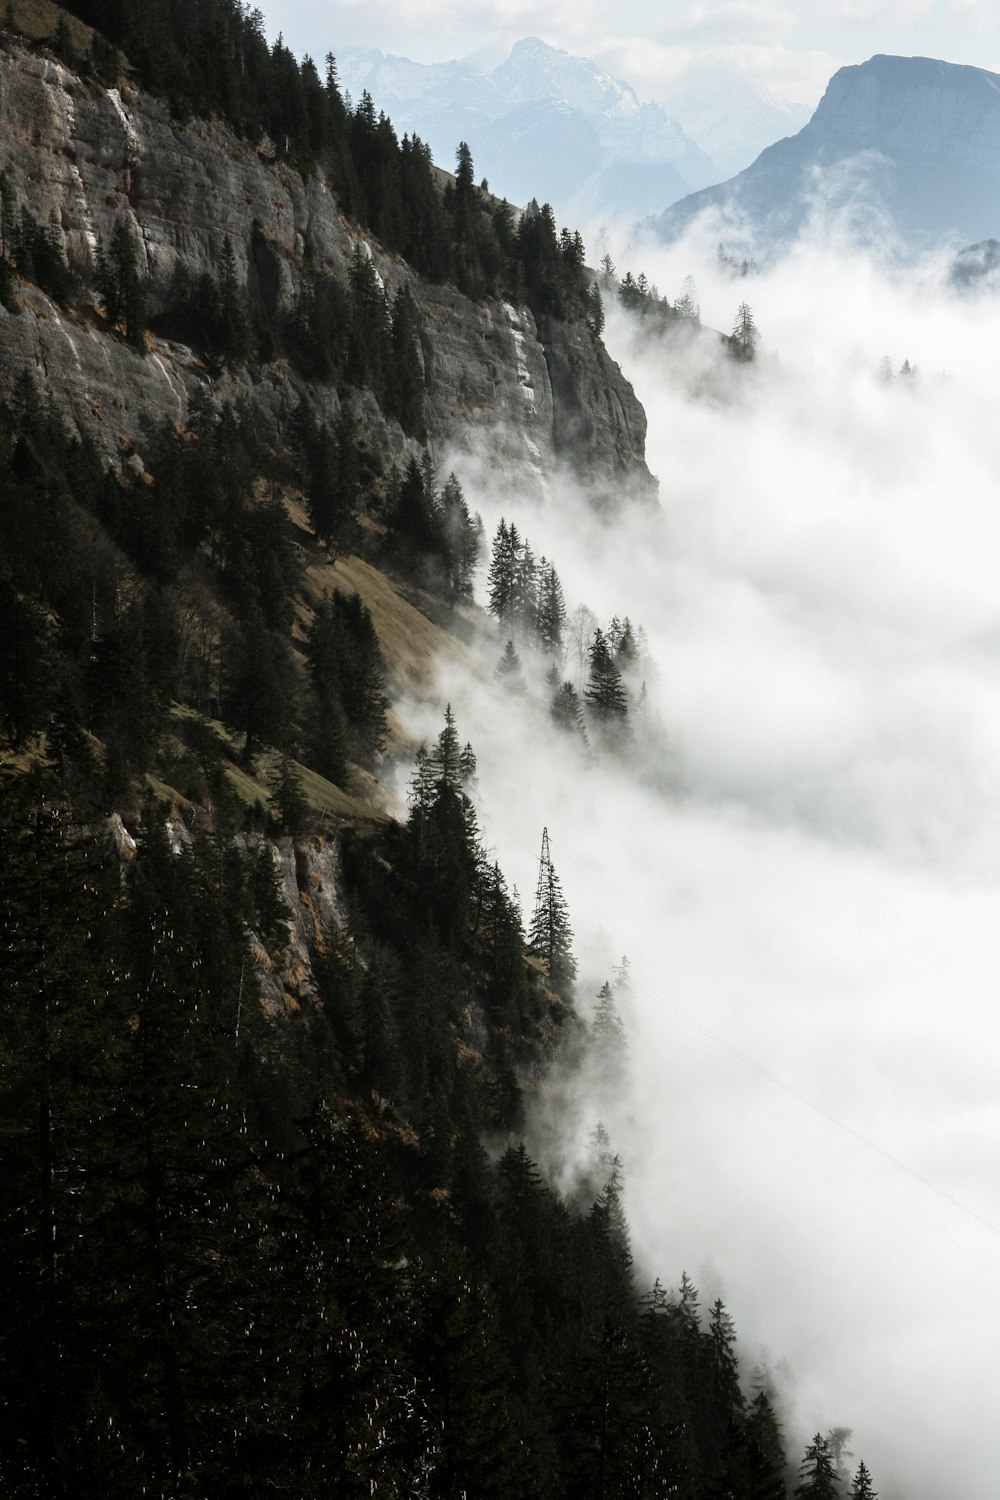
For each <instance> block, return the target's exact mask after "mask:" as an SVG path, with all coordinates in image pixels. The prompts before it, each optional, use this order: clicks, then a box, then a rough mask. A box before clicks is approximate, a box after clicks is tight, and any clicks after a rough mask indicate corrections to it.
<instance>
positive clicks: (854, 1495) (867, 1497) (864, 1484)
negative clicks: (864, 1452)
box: [851, 1463, 878, 1500]
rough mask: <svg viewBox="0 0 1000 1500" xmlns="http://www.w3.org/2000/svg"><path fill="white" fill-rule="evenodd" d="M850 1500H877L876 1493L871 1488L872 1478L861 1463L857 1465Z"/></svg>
mask: <svg viewBox="0 0 1000 1500" xmlns="http://www.w3.org/2000/svg"><path fill="white" fill-rule="evenodd" d="M851 1500H878V1492H877V1491H876V1490H875V1489H874V1488H873V1487H872V1476H871V1475H870V1474H869V1472H868V1470H867V1469H866V1467H865V1465H864V1464H863V1463H859V1464H858V1472H857V1473H856V1474H855V1476H854V1482H853V1484H852V1485H851Z"/></svg>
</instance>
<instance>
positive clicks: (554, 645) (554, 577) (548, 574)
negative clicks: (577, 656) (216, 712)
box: [535, 557, 566, 657]
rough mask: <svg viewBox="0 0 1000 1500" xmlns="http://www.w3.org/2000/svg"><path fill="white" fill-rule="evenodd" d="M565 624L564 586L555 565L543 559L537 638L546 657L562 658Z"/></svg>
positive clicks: (540, 572)
mask: <svg viewBox="0 0 1000 1500" xmlns="http://www.w3.org/2000/svg"><path fill="white" fill-rule="evenodd" d="M565 623H566V601H565V599H564V598H563V591H562V584H561V583H560V582H559V575H558V573H557V572H556V570H555V567H554V566H553V564H552V563H548V562H546V560H545V558H544V557H543V558H542V560H541V562H540V564H539V581H538V606H537V610H536V619H535V636H536V639H537V641H538V646H539V650H540V651H541V652H542V654H543V655H544V656H549V657H561V655H562V649H563V627H564V625H565Z"/></svg>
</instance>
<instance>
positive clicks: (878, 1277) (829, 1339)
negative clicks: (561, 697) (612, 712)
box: [427, 240, 1000, 1500]
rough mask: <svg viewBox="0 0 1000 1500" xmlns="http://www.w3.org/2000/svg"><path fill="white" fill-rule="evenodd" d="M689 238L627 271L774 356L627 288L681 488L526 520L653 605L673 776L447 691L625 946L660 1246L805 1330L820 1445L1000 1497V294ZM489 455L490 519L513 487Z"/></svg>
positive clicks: (485, 506) (621, 350) (659, 1261)
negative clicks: (895, 370)
mask: <svg viewBox="0 0 1000 1500" xmlns="http://www.w3.org/2000/svg"><path fill="white" fill-rule="evenodd" d="M711 248H712V245H711V242H710V246H709V250H710V251H711ZM701 254H702V252H701V250H700V249H699V247H698V246H696V245H694V244H693V243H689V244H688V245H686V246H682V247H679V248H678V249H674V250H671V251H669V252H665V251H655V250H650V251H649V253H648V255H647V256H646V257H645V258H641V259H640V260H638V261H636V262H635V263H634V264H633V269H634V270H637V269H639V268H640V266H642V267H644V268H645V269H646V271H647V273H648V274H649V275H650V276H651V277H652V278H653V279H654V280H655V281H656V282H657V283H658V284H659V285H660V286H661V287H663V288H664V289H665V290H667V291H668V292H670V293H672V292H673V291H674V289H675V288H676V287H679V285H680V282H681V280H682V278H683V276H684V275H685V273H687V272H689V271H693V272H694V273H695V274H696V276H697V279H698V283H699V297H700V300H701V303H702V308H703V317H704V318H705V320H706V322H711V323H714V324H715V326H717V327H726V326H728V325H729V323H730V322H731V321H732V316H733V312H734V310H735V306H736V304H737V303H738V302H739V301H740V300H741V299H742V298H744V297H746V298H748V299H749V300H750V301H751V302H752V304H753V308H754V313H755V316H756V318H757V321H758V323H759V325H760V327H761V330H762V332H763V337H764V345H765V349H766V350H767V351H773V353H771V354H769V356H768V357H767V358H766V359H764V360H763V361H762V363H761V365H760V366H759V367H758V369H757V371H756V373H755V375H754V376H753V377H751V379H750V380H749V381H747V382H737V383H736V384H734V383H733V381H732V380H731V379H730V377H732V376H733V375H734V373H735V372H734V371H733V369H732V368H731V367H725V366H723V367H722V368H721V370H715V368H714V363H715V356H714V355H712V354H709V355H707V356H706V363H705V367H704V369H703V370H702V371H701V373H700V374H699V375H698V376H697V377H695V376H693V375H692V362H691V360H690V359H685V360H683V361H681V360H679V359H674V358H672V357H671V356H670V355H669V353H665V351H664V350H663V349H661V348H659V347H657V346H656V345H655V344H654V343H652V342H651V341H650V339H649V336H648V332H644V333H643V334H642V335H641V336H640V337H633V336H632V334H631V333H630V332H629V328H628V325H626V324H624V323H623V322H622V321H621V319H620V318H619V317H617V316H616V314H615V310H614V309H613V308H612V309H610V316H609V337H610V339H611V341H612V344H613V347H614V349H615V351H616V354H617V356H618V357H619V358H620V359H621V361H622V363H623V365H624V367H625V368H626V370H627V371H628V372H629V373H631V374H632V375H633V376H634V378H635V379H636V381H637V386H638V390H639V393H640V395H641V396H642V398H643V400H644V401H645V403H646V406H647V412H648V415H649V418H650V440H649V446H650V453H651V458H652V462H653V466H654V468H655V469H656V470H657V472H658V473H659V477H660V480H661V485H662V501H663V504H662V512H661V513H660V514H655V515H650V516H648V517H647V518H646V519H645V520H644V521H637V520H636V519H635V518H634V517H633V518H632V519H631V520H630V521H628V522H626V521H625V520H614V519H613V520H612V521H611V523H610V524H599V523H597V522H595V521H594V519H593V517H592V516H590V515H589V514H588V512H587V511H586V509H585V508H584V507H583V505H582V503H581V502H579V501H578V500H577V499H576V498H575V497H574V496H573V494H572V492H571V491H567V490H563V489H561V488H560V486H558V485H553V487H552V492H551V495H550V499H549V501H548V503H547V504H546V505H544V506H542V507H540V508H535V507H529V506H528V505H527V504H522V506H521V508H520V510H518V511H515V512H514V515H513V518H514V519H515V520H516V521H517V523H518V525H519V526H520V527H521V528H522V529H523V531H524V532H526V533H527V535H528V536H529V537H530V539H531V541H532V543H533V544H534V546H535V548H536V550H537V551H539V552H542V551H544V552H545V553H546V554H547V555H549V556H550V557H553V558H554V559H555V561H556V564H557V566H558V568H559V570H560V574H561V576H562V579H563V583H564V586H565V587H566V591H567V594H568V595H569V596H570V602H571V603H574V602H577V601H579V600H586V601H587V602H588V603H590V604H591V605H592V606H593V608H594V609H595V610H597V611H598V612H599V614H601V616H602V617H604V618H607V616H608V615H609V614H610V613H612V612H613V611H617V612H618V613H621V612H623V611H628V612H629V613H630V614H631V615H632V617H633V619H636V620H638V621H640V622H641V623H642V624H643V625H644V626H645V627H646V629H647V630H648V631H649V633H650V637H651V641H652V645H653V651H654V656H655V657H656V660H657V662H658V664H659V668H660V673H659V679H658V682H657V684H656V686H655V689H654V691H655V693H656V696H657V699H658V701H659V705H660V708H661V712H662V714H663V717H664V721H665V723H666V726H667V731H668V746H667V749H666V750H665V752H664V757H663V764H662V766H661V776H660V778H659V785H658V787H651V786H645V785H642V784H640V783H638V782H637V781H636V780H635V779H634V778H633V777H630V776H629V775H628V774H622V773H621V772H619V771H617V770H616V769H615V768H614V767H613V766H609V765H607V764H605V765H603V766H598V767H595V768H592V769H590V770H583V769H581V768H577V769H576V770H574V768H573V765H572V762H571V761H567V758H566V756H565V754H564V753H560V751H559V749H558V747H555V746H553V745H552V744H551V742H550V738H549V736H550V731H549V730H548V728H547V724H546V719H545V714H544V711H543V710H542V709H541V708H540V707H539V706H538V705H537V704H536V705H531V704H528V705H526V706H524V707H523V708H517V707H512V706H511V704H510V702H509V700H508V701H505V702H504V703H503V704H502V705H498V702H497V699H496V696H495V692H494V689H493V687H492V685H491V683H490V681H489V675H488V673H486V674H485V675H484V677H483V678H482V679H481V680H480V681H478V682H476V683H470V682H469V681H468V680H467V678H465V677H463V676H462V675H455V674H452V675H450V676H445V677H444V678H443V679H442V682H441V684H440V693H439V697H440V704H443V702H444V700H445V698H450V700H451V701H452V703H453V705H454V706H455V709H456V712H457V714H458V716H459V726H460V732H461V733H462V735H463V737H465V736H468V737H470V738H471V739H472V741H473V744H474V745H475V747H476V750H477V753H478V755H479V759H480V777H481V785H482V804H483V806H482V811H483V818H484V823H485V827H486V831H487V836H488V837H489V839H490V840H491V842H493V843H495V844H496V846H497V847H498V849H499V853H500V859H501V863H502V864H503V865H504V868H505V869H506V870H507V872H508V874H509V875H510V876H511V878H512V879H513V880H515V881H516V883H517V884H518V886H519V888H520V889H521V890H522V892H529V893H530V891H531V890H532V889H533V885H534V876H535V864H534V861H535V857H536V854H537V843H538V837H539V835H540V832H541V828H542V825H543V824H547V826H548V828H549V832H550V835H551V837H552V850H553V857H554V859H555V861H556V865H557V868H558V871H559V874H560V878H561V880H562V883H563V887H564V890H565V892H566V895H567V898H568V900H569V904H570V910H571V913H572V917H573V921H574V925H575V929H576V933H577V937H578V951H579V957H580V959H581V963H582V968H583V971H584V981H583V984H582V986H581V1005H582V1008H584V1009H586V1007H587V1005H588V1003H589V997H590V996H591V995H592V994H593V993H594V992H595V991H596V988H597V986H598V985H599V984H600V982H601V981H602V980H603V978H605V977H606V975H607V967H606V966H607V964H608V963H609V962H612V961H614V960H615V959H617V958H618V957H619V956H620V954H621V952H622V951H626V952H628V954H629V956H630V958H631V959H632V961H633V973H634V976H635V979H636V982H637V985H636V995H635V998H634V1002H633V1005H632V1012H633V1014H632V1019H631V1035H632V1059H633V1063H632V1066H633V1074H632V1087H631V1088H630V1090H628V1091H627V1092H626V1093H625V1094H623V1096H622V1097H621V1099H620V1100H619V1102H618V1103H617V1105H615V1104H614V1103H612V1102H610V1101H607V1100H605V1101H603V1103H602V1110H603V1112H604V1113H605V1114H606V1116H607V1123H608V1125H609V1127H610V1128H611V1132H612V1140H613V1144H614V1145H615V1146H616V1147H617V1148H618V1149H619V1150H621V1151H622V1153H623V1155H624V1157H625V1164H626V1176H627V1192H628V1208H629V1212H630V1215H631V1219H632V1223H633V1228H634V1237H635V1250H636V1258H637V1265H638V1267H639V1270H640V1275H641V1276H642V1277H643V1278H648V1279H649V1280H652V1278H653V1276H654V1275H657V1274H659V1275H661V1276H662V1277H663V1278H664V1279H665V1280H667V1281H676V1279H677V1278H678V1277H679V1275H680V1272H681V1270H682V1268H685V1267H686V1268H687V1269H688V1270H689V1272H690V1273H691V1274H692V1275H694V1276H695V1278H696V1279H700V1280H701V1281H702V1286H703V1291H704V1292H706V1293H707V1292H708V1291H709V1289H710V1288H711V1289H712V1292H713V1294H714V1291H715V1289H716V1288H718V1289H720V1290H721V1294H722V1295H723V1296H724V1297H725V1299H726V1301H727V1303H728V1305H729V1306H730V1310H731V1311H732V1312H733V1314H734V1316H735V1318H736V1321H737V1326H738V1329H739V1331H740V1334H741V1340H742V1342H743V1344H744V1348H745V1351H746V1353H747V1354H748V1356H749V1358H750V1360H751V1362H752V1360H753V1358H754V1357H755V1355H756V1353H757V1351H758V1350H759V1349H760V1348H761V1347H762V1346H764V1345H766V1346H767V1348H768V1349H769V1350H770V1358H771V1360H772V1362H775V1361H781V1360H785V1361H787V1363H788V1366H789V1367H790V1372H791V1373H790V1379H789V1381H788V1392H787V1401H788V1406H787V1411H786V1413H785V1419H786V1423H787V1431H788V1436H789V1440H790V1444H791V1445H792V1446H793V1447H794V1446H795V1445H796V1444H800V1443H802V1442H804V1441H805V1440H807V1439H808V1438H809V1437H810V1436H811V1434H812V1433H813V1432H814V1431H816V1430H817V1428H826V1427H829V1426H831V1425H833V1424H835V1423H843V1424H845V1425H852V1426H853V1427H854V1429H855V1436H854V1440H853V1444H852V1446H853V1447H854V1449H855V1450H856V1452H857V1453H858V1454H859V1455H860V1456H862V1457H864V1458H865V1460H866V1462H867V1463H868V1464H869V1467H870V1468H872V1470H873V1471H874V1474H875V1479H876V1486H877V1488H878V1489H879V1493H880V1494H881V1495H883V1497H884V1500H894V1497H895V1500H899V1497H900V1496H902V1495H905V1496H906V1500H937V1497H938V1496H940V1495H941V1494H944V1493H950V1492H951V1491H952V1490H953V1489H954V1484H955V1473H956V1470H955V1466H954V1465H955V1458H954V1455H955V1454H956V1453H961V1455H962V1469H961V1483H960V1489H961V1493H962V1494H964V1495H969V1496H979V1495H984V1496H985V1495H987V1494H989V1493H991V1490H992V1485H993V1481H994V1477H995V1456H994V1453H993V1446H992V1438H991V1406H992V1379H993V1376H992V1371H993V1368H994V1364H995V1354H994V1349H993V1342H994V1341H993V1338H992V1332H991V1328H992V1324H991V1318H990V1316H989V1315H987V1316H984V1315H983V1314H984V1309H989V1311H990V1312H992V1308H993V1304H994V1303H996V1302H998V1301H1000V1285H998V1280H997V1269H998V1267H997V1251H996V1235H995V1233H993V1232H992V1231H991V1230H989V1229H988V1228H986V1227H985V1225H984V1224H983V1223H982V1222H981V1221H980V1220H979V1219H977V1218H976V1217H975V1216H974V1214H968V1213H966V1212H964V1211H963V1209H962V1208H961V1207H960V1206H958V1205H960V1204H968V1206H969V1207H970V1208H971V1209H972V1210H974V1212H975V1213H978V1214H980V1215H981V1216H982V1218H984V1219H986V1220H989V1221H990V1222H991V1223H993V1224H997V1223H1000V1197H998V1193H997V1182H998V1177H997V1173H996V1158H997V1154H998V1149H1000V1136H998V1130H1000V1117H998V1113H997V1106H996V1097H997V1076H996V1073H997V1070H996V1065H995V1061H994V1059H995V1056H996V1043H997V1040H998V1034H1000V1027H998V1023H997V1021H996V1007H995V995H996V989H997V981H998V979H1000V960H998V958H997V953H996V931H997V929H998V925H1000V885H998V879H997V873H996V872H997V869H998V868H1000V671H998V668H1000V606H998V603H997V592H996V579H995V574H996V565H995V560H996V557H997V555H998V552H1000V515H998V513H997V508H996V503H995V475H996V473H997V472H1000V434H997V431H996V427H995V424H994V422H993V420H992V414H993V412H994V411H995V410H996V407H997V403H998V402H1000V374H998V371H997V369H996V368H995V361H994V356H993V351H994V350H995V348H996V347H997V341H998V337H1000V309H998V308H997V307H996V306H995V305H994V304H992V303H988V302H983V303H975V302H972V303H965V302H959V301H956V300H953V299H950V298H948V297H947V296H945V295H943V294H942V293H941V292H940V288H939V286H936V283H935V275H936V271H935V272H933V273H932V272H928V273H927V274H926V275H925V276H924V277H923V278H921V277H920V276H919V275H918V276H914V277H913V278H910V279H902V278H900V277H899V276H898V275H896V276H894V277H892V278H888V277H886V276H885V275H883V273H882V272H881V271H880V270H879V269H878V267H877V266H875V265H874V264H869V263H867V262H864V261H862V260H859V259H858V258H857V257H855V258H847V257H845V256H844V255H843V254H842V253H840V252H838V250H837V249H836V247H835V246H832V245H831V243H830V241H829V240H827V241H826V242H825V243H824V244H822V245H821V246H819V247H817V246H813V247H812V248H810V249H808V250H803V251H801V252H800V253H798V254H797V255H796V256H794V257H793V258H791V259H790V260H789V261H787V262H786V263H785V264H784V265H783V266H781V267H780V268H778V269H777V270H775V271H774V272H773V273H770V274H768V275H762V276H758V277H756V278H754V279H753V280H752V281H749V282H733V281H732V280H729V279H728V278H725V277H723V276H721V275H720V274H719V273H718V271H717V269H716V267H715V265H714V263H713V258H712V255H711V253H709V254H708V256H707V257H704V258H703V259H701V260H699V256H701ZM883 353H888V354H889V355H890V356H891V358H892V361H893V364H894V366H896V367H898V365H899V364H901V363H902V360H903V359H904V358H909V359H910V360H911V361H912V362H915V363H916V364H917V365H918V366H919V367H920V369H921V371H922V372H923V373H922V376H921V380H920V382H919V383H918V385H917V387H916V388H915V389H909V388H904V387H903V386H901V385H898V384H897V385H894V386H893V387H891V388H889V389H886V388H884V387H882V386H880V385H879V384H878V383H877V381H876V379H875V377H874V370H875V366H876V364H877V361H878V359H879V358H880V356H881V355H882V354H883ZM942 371H947V372H948V378H942V377H941V375H940V372H942ZM696 389H700V391H701V394H700V395H695V394H694V391H695V390H696ZM485 472H486V471H485V470H484V471H483V473H485ZM481 478H482V476H481V475H478V474H477V471H476V470H475V467H474V466H472V465H466V469H465V481H466V486H467V493H468V496H469V498H470V500H471V501H472V502H473V503H474V504H476V505H478V506H479V507H480V508H481V509H482V510H483V513H484V518H485V519H486V522H487V528H488V530H491V529H492V527H493V526H494V525H495V522H496V520H497V519H498V518H499V513H500V510H501V508H503V509H504V510H505V511H506V512H507V515H508V519H510V518H511V512H510V503H511V497H510V495H509V494H507V495H504V496H498V495H497V494H496V492H495V490H494V489H493V488H492V487H491V486H490V485H489V483H488V481H486V480H485V479H482V482H481ZM515 503H516V502H515ZM440 704H436V705H435V707H434V709H433V710H432V711H431V712H430V713H429V715H428V721H427V722H428V726H429V727H430V726H431V725H432V723H433V715H434V713H436V712H438V711H439V708H440ZM755 1064H756V1066H755ZM776 1080H783V1081H785V1082H786V1083H787V1084H788V1085H790V1088H785V1087H782V1086H781V1084H780V1083H779V1082H777V1081H776ZM592 1112H593V1110H592V1107H590V1106H588V1105H586V1104H585V1103H582V1104H581V1113H580V1119H579V1128H580V1131H581V1133H582V1134H585V1133H586V1130H587V1129H589V1126H590V1124H592V1119H591V1115H592ZM838 1121H842V1122H843V1126H842V1125H841V1124H838V1123H837V1122H838ZM844 1126H846V1127H847V1128H846V1129H845V1128H843V1127H844ZM869 1143H871V1144H869ZM571 1146H572V1143H570V1146H569V1147H567V1149H571ZM906 1168H911V1169H912V1172H911V1171H908V1170H906ZM913 1174H916V1175H913ZM920 1178H923V1179H926V1181H927V1182H928V1183H934V1184H936V1185H938V1186H940V1188H941V1189H942V1193H939V1192H936V1191H934V1189H933V1188H931V1187H928V1186H927V1185H926V1183H925V1182H922V1181H921V1180H919V1179H920ZM952 1200H956V1201H952ZM709 1257H710V1258H711V1262H712V1265H711V1268H709V1269H707V1270H706V1269H705V1263H706V1260H707V1259H708V1258H709ZM928 1371H932V1372H934V1378H933V1379H932V1380H929V1379H928Z"/></svg>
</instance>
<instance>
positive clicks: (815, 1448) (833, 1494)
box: [795, 1432, 840, 1500]
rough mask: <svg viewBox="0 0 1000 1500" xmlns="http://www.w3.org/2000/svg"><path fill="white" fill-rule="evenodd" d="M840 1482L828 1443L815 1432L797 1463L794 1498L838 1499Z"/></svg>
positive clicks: (811, 1499) (805, 1499)
mask: <svg viewBox="0 0 1000 1500" xmlns="http://www.w3.org/2000/svg"><path fill="white" fill-rule="evenodd" d="M839 1494H840V1484H839V1482H838V1479H837V1471H836V1469H835V1467H834V1463H833V1458H832V1456H831V1453H830V1444H829V1442H828V1441H827V1439H826V1438H825V1437H824V1436H823V1434H822V1433H821V1432H817V1434H816V1436H815V1437H814V1438H813V1440H812V1442H811V1443H810V1444H809V1446H808V1447H807V1448H806V1451H805V1456H804V1457H803V1459H802V1462H801V1464H800V1465H799V1483H798V1484H797V1485H796V1487H795V1500H838V1496H839Z"/></svg>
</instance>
